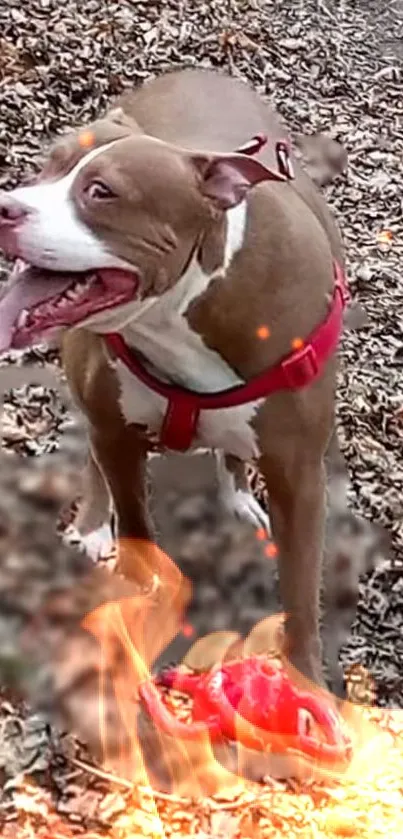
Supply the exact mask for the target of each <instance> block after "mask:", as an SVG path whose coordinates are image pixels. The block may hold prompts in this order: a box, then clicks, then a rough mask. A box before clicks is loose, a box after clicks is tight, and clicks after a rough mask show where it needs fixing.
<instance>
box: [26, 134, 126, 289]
mask: <svg viewBox="0 0 403 839" xmlns="http://www.w3.org/2000/svg"><path fill="white" fill-rule="evenodd" d="M116 142H118V141H117V140H114V141H113V142H112V143H108V144H107V145H105V146H101V148H97V149H92V151H90V152H88V154H86V155H85V156H84V157H82V158H81V160H79V162H78V163H77V164H76V166H75V167H74V168H73V169H72V170H71V172H69V173H68V175H65V176H64V177H62V178H60V179H59V180H57V181H53V182H52V183H43V184H41V183H39V184H36V185H34V186H27V187H19V188H17V189H15V190H14V191H13V192H12V193H11V195H12V196H13V197H14V198H16V199H17V200H19V201H21V202H22V203H23V204H24V205H25V206H26V207H27V209H28V214H27V217H26V219H24V220H23V221H22V222H21V224H20V226H19V229H18V233H17V239H18V248H19V255H20V256H21V257H22V258H23V259H24V260H25V261H26V262H28V263H30V264H31V265H34V266H35V267H37V268H46V269H50V270H53V271H68V272H69V271H90V270H92V269H96V268H109V267H125V268H127V267H128V265H127V263H125V262H123V260H119V259H117V258H116V257H115V256H113V254H111V253H110V252H109V250H108V249H107V248H106V247H105V245H104V244H103V243H102V241H101V240H100V239H98V238H97V236H95V234H94V233H93V232H92V231H91V230H90V228H89V227H87V226H86V225H85V224H84V223H83V222H82V221H80V219H79V217H78V215H77V212H76V209H75V206H74V201H73V200H72V197H71V189H72V186H73V184H74V181H75V179H76V177H77V175H78V173H79V172H81V170H82V169H84V167H85V166H87V164H88V163H90V162H91V161H92V160H93V159H94V158H95V157H97V156H98V155H99V154H102V153H103V152H104V151H106V150H107V149H109V148H111V146H113V145H114V144H115V143H116Z"/></svg>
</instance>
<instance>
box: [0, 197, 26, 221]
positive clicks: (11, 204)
mask: <svg viewBox="0 0 403 839" xmlns="http://www.w3.org/2000/svg"><path fill="white" fill-rule="evenodd" d="M27 213H28V208H27V207H26V205H25V204H23V203H22V201H19V199H18V198H15V197H14V195H12V194H10V193H8V192H0V224H12V225H13V224H16V223H17V222H18V221H20V220H21V219H22V218H24V216H26V215H27Z"/></svg>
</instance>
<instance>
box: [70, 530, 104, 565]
mask: <svg viewBox="0 0 403 839" xmlns="http://www.w3.org/2000/svg"><path fill="white" fill-rule="evenodd" d="M63 541H64V542H66V543H67V544H70V545H76V546H77V547H78V548H79V549H80V550H82V551H85V553H86V554H87V555H88V556H89V557H90V558H91V559H92V560H93V561H94V562H97V560H98V559H106V558H107V557H109V556H110V554H111V553H112V551H113V546H114V539H113V534H112V529H111V526H110V524H109V523H108V522H105V523H104V524H102V525H101V526H100V527H98V528H97V529H96V530H92V531H91V532H90V533H87V534H86V535H85V536H83V535H82V534H81V533H80V532H79V531H78V530H77V528H76V527H75V526H74V525H70V526H69V527H68V528H66V530H65V531H64V533H63Z"/></svg>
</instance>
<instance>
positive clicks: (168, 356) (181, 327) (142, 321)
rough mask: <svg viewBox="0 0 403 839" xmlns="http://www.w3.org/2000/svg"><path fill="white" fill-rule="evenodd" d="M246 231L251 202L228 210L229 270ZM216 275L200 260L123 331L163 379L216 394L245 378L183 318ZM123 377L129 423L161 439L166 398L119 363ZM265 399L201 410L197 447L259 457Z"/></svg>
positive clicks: (138, 309)
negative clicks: (259, 414)
mask: <svg viewBox="0 0 403 839" xmlns="http://www.w3.org/2000/svg"><path fill="white" fill-rule="evenodd" d="M245 227H246V204H244V203H242V204H240V205H239V206H238V207H235V208H234V209H233V210H230V211H229V212H228V226H227V239H226V246H225V253H224V264H223V266H222V268H220V273H222V272H223V271H224V272H225V270H226V269H227V268H228V266H229V265H230V263H231V260H232V259H233V257H234V255H235V254H236V252H237V251H238V250H239V249H240V248H241V247H242V243H243V239H244V234H245ZM215 276H216V274H215V273H214V274H211V275H208V274H205V273H204V272H203V271H202V269H201V267H200V265H199V264H198V263H197V261H196V260H194V261H192V263H191V264H190V266H189V268H188V269H187V271H186V273H185V274H184V275H183V276H182V277H181V279H180V280H179V282H178V283H177V284H176V286H175V287H174V288H173V289H171V290H170V291H168V292H166V294H164V295H162V296H161V297H158V298H155V299H153V300H147V301H145V302H144V303H140V304H135V306H134V307H133V317H132V318H131V320H130V324H129V325H128V326H127V327H126V328H125V329H123V330H122V334H123V335H124V338H125V340H126V341H127V343H128V344H129V345H130V346H132V347H133V348H135V349H137V350H138V351H140V352H141V353H142V354H143V355H144V358H145V359H147V361H148V362H149V363H150V364H151V365H152V366H153V368H155V370H156V371H158V376H159V377H160V378H166V379H167V380H169V381H174V382H175V383H178V384H180V385H183V386H184V387H188V388H190V389H193V390H196V391H200V392H201V393H214V392H217V391H221V390H226V389H228V388H231V387H233V386H234V385H237V384H242V380H241V379H240V378H239V377H238V376H237V375H236V374H235V373H234V371H233V370H232V369H231V368H230V367H229V366H228V364H227V363H226V362H225V361H224V359H223V358H221V356H220V355H219V354H218V353H217V352H215V351H214V350H211V349H209V348H208V347H207V346H206V345H205V344H204V343H203V340H202V338H201V336H200V335H199V334H198V333H196V332H194V331H193V330H192V329H191V328H190V327H189V324H188V321H187V320H186V318H185V317H184V314H185V312H186V310H187V309H188V307H189V304H190V303H191V302H192V300H194V299H195V298H197V297H199V295H200V294H202V293H203V292H204V291H205V290H206V289H207V288H208V286H209V284H210V282H211V281H212V280H214V277H215ZM115 369H116V372H117V375H118V378H119V382H120V388H121V396H120V404H121V408H122V412H123V415H124V417H125V419H126V422H127V423H136V424H140V425H144V426H145V427H146V428H147V430H148V431H149V433H150V434H152V435H156V436H158V434H159V432H160V430H161V425H162V422H163V419H164V416H165V412H166V409H167V400H166V399H164V398H163V397H162V396H160V395H159V394H157V393H155V392H154V391H152V390H151V389H150V388H148V387H147V386H146V385H144V384H143V383H142V382H140V381H139V380H138V379H137V378H136V377H135V376H134V375H133V373H131V372H130V370H128V368H127V367H126V366H125V365H124V364H123V363H122V362H121V361H117V362H116V363H115ZM262 401H263V400H257V401H255V402H252V403H247V404H246V405H240V406H238V407H235V408H225V409H220V410H208V411H202V412H201V414H200V417H199V422H198V433H197V438H196V439H195V441H194V445H193V448H200V447H201V446H202V447H203V446H208V447H211V448H220V449H222V450H224V451H225V452H227V453H230V454H234V455H236V456H237V457H239V458H241V459H242V460H248V459H251V458H253V457H256V456H257V455H258V453H259V452H258V448H257V441H256V436H255V434H254V431H253V429H252V427H251V425H250V422H251V420H252V419H253V417H254V416H255V413H256V411H257V409H258V407H259V405H260V404H261V403H262Z"/></svg>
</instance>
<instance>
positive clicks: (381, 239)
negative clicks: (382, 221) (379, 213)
mask: <svg viewBox="0 0 403 839" xmlns="http://www.w3.org/2000/svg"><path fill="white" fill-rule="evenodd" d="M376 238H377V242H378V245H386V246H388V247H389V246H390V245H391V244H392V242H393V233H392V231H391V230H380V231H379V233H378V234H377V237H376Z"/></svg>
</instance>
